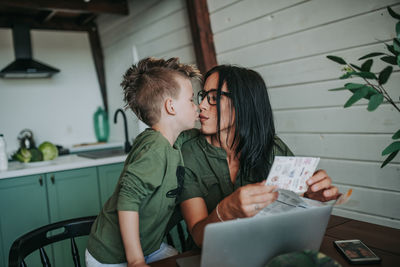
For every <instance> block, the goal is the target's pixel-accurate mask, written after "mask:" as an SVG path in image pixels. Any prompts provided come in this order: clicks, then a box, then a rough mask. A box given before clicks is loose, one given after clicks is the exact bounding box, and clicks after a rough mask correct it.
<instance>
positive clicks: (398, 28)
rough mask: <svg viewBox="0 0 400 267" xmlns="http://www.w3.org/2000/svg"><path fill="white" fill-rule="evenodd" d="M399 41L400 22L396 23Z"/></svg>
mask: <svg viewBox="0 0 400 267" xmlns="http://www.w3.org/2000/svg"><path fill="white" fill-rule="evenodd" d="M396 34H397V39H400V21H399V22H397V23H396Z"/></svg>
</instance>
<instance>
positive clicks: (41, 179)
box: [39, 175, 43, 186]
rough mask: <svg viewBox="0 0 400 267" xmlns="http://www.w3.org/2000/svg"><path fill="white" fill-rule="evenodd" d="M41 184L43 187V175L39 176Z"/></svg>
mask: <svg viewBox="0 0 400 267" xmlns="http://www.w3.org/2000/svg"><path fill="white" fill-rule="evenodd" d="M39 184H40V186H43V177H42V176H41V175H40V176H39Z"/></svg>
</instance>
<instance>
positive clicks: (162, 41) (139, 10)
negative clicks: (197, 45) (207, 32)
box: [97, 0, 195, 140]
mask: <svg viewBox="0 0 400 267" xmlns="http://www.w3.org/2000/svg"><path fill="white" fill-rule="evenodd" d="M129 6H130V15H129V16H124V17H120V16H115V15H103V16H101V17H100V18H99V19H98V21H97V22H98V26H99V31H100V36H101V41H102V45H103V51H104V58H105V68H106V80H107V90H108V91H107V94H108V101H109V102H108V103H109V110H110V115H112V116H113V114H114V112H115V110H116V109H118V108H122V107H124V102H123V95H122V88H121V87H120V83H121V81H122V75H123V74H124V73H125V71H126V70H127V69H128V68H129V67H130V66H131V65H132V64H133V63H135V62H134V61H135V60H139V59H142V58H145V57H149V56H154V57H162V58H170V57H179V58H180V59H181V62H184V63H195V55H194V49H193V46H192V39H191V34H190V28H189V21H188V17H187V11H186V4H185V1H184V0H168V1H160V0H149V1H140V0H134V1H130V2H129ZM133 46H135V47H136V52H137V56H138V58H136V59H134V53H133ZM126 113H127V118H128V128H129V136H130V139H133V138H134V137H136V136H137V135H138V134H139V133H140V132H141V131H142V130H143V129H144V128H143V127H144V126H143V125H144V124H142V125H139V123H138V119H137V118H136V116H135V115H134V114H133V112H132V111H131V110H127V111H126ZM120 119H122V118H119V119H118V125H114V124H111V130H112V131H111V136H110V137H111V138H113V139H121V140H123V138H124V137H123V126H122V120H120Z"/></svg>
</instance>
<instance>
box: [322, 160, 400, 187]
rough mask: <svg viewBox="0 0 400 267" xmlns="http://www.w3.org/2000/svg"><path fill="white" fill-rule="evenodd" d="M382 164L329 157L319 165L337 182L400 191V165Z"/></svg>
mask: <svg viewBox="0 0 400 267" xmlns="http://www.w3.org/2000/svg"><path fill="white" fill-rule="evenodd" d="M380 166H381V164H380V163H376V162H368V161H360V160H341V159H329V158H322V159H321V161H320V163H319V165H318V167H319V168H321V169H325V170H326V171H327V172H328V173H329V175H330V176H331V177H332V179H333V180H334V182H335V183H336V184H342V185H347V186H362V187H366V188H375V189H386V190H392V191H400V179H399V177H400V165H399V164H390V165H387V166H386V167H385V168H380Z"/></svg>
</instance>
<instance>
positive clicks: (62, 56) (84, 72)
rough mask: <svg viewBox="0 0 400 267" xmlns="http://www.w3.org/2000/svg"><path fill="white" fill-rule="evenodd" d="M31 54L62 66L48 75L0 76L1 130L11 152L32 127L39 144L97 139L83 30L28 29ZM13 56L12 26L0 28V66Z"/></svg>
mask: <svg viewBox="0 0 400 267" xmlns="http://www.w3.org/2000/svg"><path fill="white" fill-rule="evenodd" d="M31 39H32V49H33V57H34V58H35V59H36V60H38V61H41V62H44V63H46V64H49V65H50V66H54V67H56V68H58V69H60V73H58V74H56V75H54V76H53V77H52V78H50V79H0V133H3V134H4V135H5V139H6V142H7V148H8V149H7V150H8V152H9V153H10V152H11V151H15V150H16V149H17V148H18V147H19V144H18V141H17V135H18V133H19V132H20V131H21V130H22V129H24V128H29V129H32V130H33V133H34V136H35V140H36V143H37V145H39V144H40V143H41V142H43V141H50V142H53V143H56V144H61V145H66V146H69V145H72V144H77V143H82V142H95V141H96V138H95V135H94V130H93V128H94V127H93V119H92V116H93V113H94V112H95V111H96V108H97V106H99V105H102V100H101V96H100V90H99V85H98V80H97V76H96V73H95V68H94V63H93V59H92V55H91V52H90V45H89V39H88V37H87V35H86V34H85V33H80V32H65V31H44V30H40V31H39V30H32V31H31ZM13 60H14V50H13V47H12V35H11V30H10V29H4V28H2V29H0V68H1V69H2V68H4V67H5V66H6V65H8V64H9V63H11V62H12V61H13Z"/></svg>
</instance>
